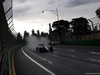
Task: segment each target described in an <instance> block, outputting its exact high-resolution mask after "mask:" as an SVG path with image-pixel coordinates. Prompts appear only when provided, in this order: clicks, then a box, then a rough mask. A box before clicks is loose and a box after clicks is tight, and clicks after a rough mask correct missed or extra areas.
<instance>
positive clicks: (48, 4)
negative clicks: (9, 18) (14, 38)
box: [13, 0, 100, 34]
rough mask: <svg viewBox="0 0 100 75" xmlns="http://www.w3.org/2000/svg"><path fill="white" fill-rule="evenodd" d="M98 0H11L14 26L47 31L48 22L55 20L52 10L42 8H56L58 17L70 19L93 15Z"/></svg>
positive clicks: (99, 4)
mask: <svg viewBox="0 0 100 75" xmlns="http://www.w3.org/2000/svg"><path fill="white" fill-rule="evenodd" d="M98 7H100V0H13V14H14V28H15V30H16V31H17V32H21V33H23V32H24V31H25V30H26V31H28V32H29V33H30V34H31V30H32V29H34V30H35V32H37V30H40V31H44V32H48V29H49V26H48V24H49V23H51V24H52V22H54V21H56V20H57V16H56V14H55V13H54V12H51V11H44V13H42V11H43V10H56V8H57V9H58V14H59V19H64V20H68V21H71V19H73V18H78V17H85V18H87V19H90V18H92V17H95V16H96V14H95V10H96V9H97V8H98Z"/></svg>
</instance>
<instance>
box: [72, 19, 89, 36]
mask: <svg viewBox="0 0 100 75" xmlns="http://www.w3.org/2000/svg"><path fill="white" fill-rule="evenodd" d="M70 24H71V25H72V29H73V31H74V35H77V36H82V35H86V34H90V32H91V30H90V26H89V25H88V24H89V23H88V20H87V19H86V18H83V17H80V18H74V19H72V21H71V22H70Z"/></svg>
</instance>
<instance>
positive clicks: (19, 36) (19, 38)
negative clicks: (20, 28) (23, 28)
mask: <svg viewBox="0 0 100 75" xmlns="http://www.w3.org/2000/svg"><path fill="white" fill-rule="evenodd" d="M17 39H18V40H22V36H21V34H20V32H19V33H18V34H17Z"/></svg>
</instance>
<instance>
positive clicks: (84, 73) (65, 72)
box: [14, 45, 100, 75]
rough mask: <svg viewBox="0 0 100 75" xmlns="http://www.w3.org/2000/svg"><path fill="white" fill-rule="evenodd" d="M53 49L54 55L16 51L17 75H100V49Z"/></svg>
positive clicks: (32, 51) (21, 49) (78, 47)
mask: <svg viewBox="0 0 100 75" xmlns="http://www.w3.org/2000/svg"><path fill="white" fill-rule="evenodd" d="M53 48H54V52H53V53H50V52H48V53H38V52H36V51H35V50H33V49H30V48H27V47H22V48H20V49H19V50H16V52H15V53H14V64H15V71H16V75H100V62H99V60H100V52H99V50H100V47H84V46H61V45H58V46H54V47H53Z"/></svg>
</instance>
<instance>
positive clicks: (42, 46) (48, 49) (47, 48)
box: [36, 44, 54, 53]
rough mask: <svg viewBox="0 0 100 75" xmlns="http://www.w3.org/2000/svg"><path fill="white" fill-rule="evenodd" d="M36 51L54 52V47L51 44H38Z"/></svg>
mask: <svg viewBox="0 0 100 75" xmlns="http://www.w3.org/2000/svg"><path fill="white" fill-rule="evenodd" d="M36 51H37V52H40V53H43V52H53V51H54V50H53V48H52V46H51V45H45V44H38V46H37V47H36Z"/></svg>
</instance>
